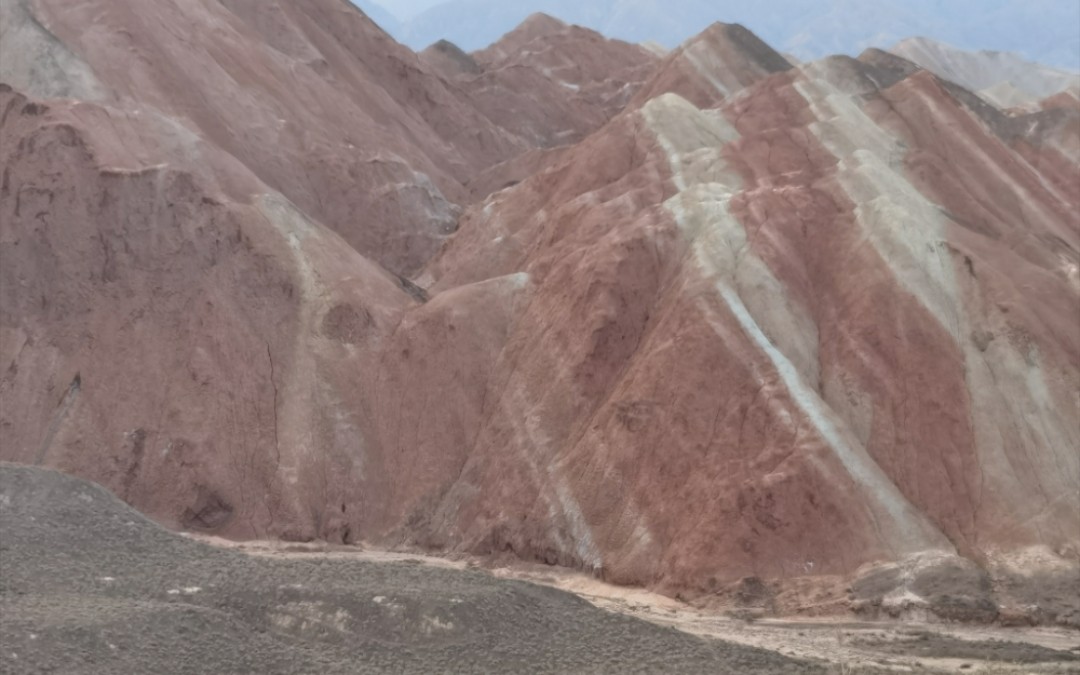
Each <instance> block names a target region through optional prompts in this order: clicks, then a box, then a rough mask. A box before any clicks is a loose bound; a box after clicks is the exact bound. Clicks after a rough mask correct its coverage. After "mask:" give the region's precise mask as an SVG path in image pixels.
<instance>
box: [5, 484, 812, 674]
mask: <svg viewBox="0 0 1080 675" xmlns="http://www.w3.org/2000/svg"><path fill="white" fill-rule="evenodd" d="M0 569H2V574H0V638H2V639H0V642H2V647H3V648H2V650H0V671H3V672H6V673H31V672H34V673H36V672H64V673H120V672H124V673H143V672H154V673H208V672H213V673H251V672H259V673H363V672H395V673H408V672H456V673H469V672H529V673H570V672H573V673H600V672H618V673H651V672H668V673H670V672H694V673H700V672H738V673H792V674H802V673H815V672H820V669H819V668H818V667H817V666H815V665H811V664H807V663H802V662H798V661H794V660H791V659H787V658H785V657H783V656H780V655H778V654H774V653H772V652H767V651H762V650H757V649H753V648H747V647H742V646H737V645H732V644H727V643H723V642H720V641H709V640H704V639H700V638H697V637H694V636H691V635H688V634H685V633H682V632H679V631H675V630H670V629H664V628H661V627H658V626H655V625H652V624H648V623H645V622H642V621H639V620H636V619H633V618H630V617H624V616H619V615H615V614H610V613H607V612H604V611H602V610H600V609H597V608H595V607H593V606H592V605H590V604H588V603H586V602H585V601H583V600H581V599H579V598H577V597H576V596H573V595H570V594H567V593H564V592H562V591H558V590H555V589H551V588H545V587H541V586H535V585H532V584H527V583H524V582H517V581H508V580H499V579H495V578H493V577H491V576H490V575H488V574H485V573H483V572H477V571H465V570H448V569H434V568H429V567H423V566H417V565H408V564H395V563H368V562H359V561H344V560H279V559H266V558H256V557H251V556H247V555H245V554H243V553H239V552H235V551H227V550H220V549H215V548H211V547H208V546H206V545H203V544H201V543H198V542H195V541H191V540H188V539H185V538H184V537H181V536H179V535H176V534H173V533H170V532H168V531H166V530H164V529H162V528H160V527H159V526H157V525H156V524H154V523H152V522H150V521H149V520H147V519H146V518H144V517H143V516H141V515H139V514H138V513H137V512H135V511H134V510H132V509H130V508H129V507H128V506H127V505H125V504H123V503H122V502H121V501H119V500H118V499H117V498H115V497H114V496H112V495H111V494H110V493H108V492H107V491H105V490H104V489H103V488H101V487H99V486H97V485H94V484H92V483H88V482H85V481H81V480H77V479H75V478H72V477H69V476H66V475H63V474H60V473H57V472H55V471H51V470H43V469H37V468H31V467H23V466H17V465H12V464H0Z"/></svg>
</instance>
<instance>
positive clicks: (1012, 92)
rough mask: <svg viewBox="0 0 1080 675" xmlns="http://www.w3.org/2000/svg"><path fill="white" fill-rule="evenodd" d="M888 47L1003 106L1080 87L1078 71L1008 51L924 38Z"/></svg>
mask: <svg viewBox="0 0 1080 675" xmlns="http://www.w3.org/2000/svg"><path fill="white" fill-rule="evenodd" d="M890 51H892V52H893V53H894V54H896V55H898V56H901V57H903V58H905V59H908V60H910V61H911V62H913V63H917V64H918V65H920V66H922V67H923V68H926V69H927V70H930V71H931V72H933V73H935V74H936V75H939V76H940V77H943V78H945V79H947V80H950V81H953V82H956V83H958V84H961V85H963V86H965V87H967V88H968V89H971V90H973V91H978V92H979V93H980V95H981V96H983V98H985V99H986V100H988V101H990V102H991V103H994V104H995V105H998V106H1001V107H1003V108H1013V107H1023V106H1028V105H1031V104H1034V103H1037V102H1038V101H1040V100H1042V99H1045V98H1049V97H1051V96H1053V95H1055V94H1057V93H1059V92H1063V91H1067V90H1070V89H1071V90H1077V89H1078V88H1080V74H1078V73H1075V72H1069V71H1067V70H1062V69H1060V68H1050V67H1048V66H1044V65H1042V64H1039V63H1034V62H1032V61H1029V60H1027V59H1025V58H1023V57H1022V56H1020V55H1019V54H1012V53H1009V52H992V51H981V52H969V51H965V50H963V49H957V48H955V47H952V46H949V45H947V44H944V43H941V42H937V41H935V40H930V39H927V38H909V39H907V40H901V41H900V42H898V43H897V44H895V45H894V46H893V47H892V49H891V50H890Z"/></svg>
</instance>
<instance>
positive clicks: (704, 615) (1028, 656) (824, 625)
mask: <svg viewBox="0 0 1080 675" xmlns="http://www.w3.org/2000/svg"><path fill="white" fill-rule="evenodd" d="M195 538H197V539H199V540H201V541H204V542H206V543H209V544H211V545H214V546H218V547H223V548H229V549H236V550H240V551H243V552H245V553H248V554H250V555H254V556H260V557H271V558H280V559H324V560H356V561H365V562H373V563H403V562H405V563H412V564H416V565H423V566H428V567H434V568H442V569H462V570H464V569H476V568H479V567H487V568H488V572H489V573H490V574H491V575H492V576H494V577H496V578H500V579H513V580H519V581H527V582H530V583H534V584H538V585H543V586H550V587H553V588H557V589H560V590H563V591H567V592H569V593H573V594H575V595H577V596H579V597H581V598H583V599H585V600H587V601H588V602H590V603H591V604H593V605H595V606H596V607H598V608H600V609H604V610H607V611H609V612H613V613H616V614H624V615H627V616H632V617H635V618H638V619H643V620H645V621H648V622H650V623H654V624H656V625H659V626H664V627H673V628H676V629H678V630H680V631H682V632H685V633H689V634H691V635H696V636H700V637H704V638H709V639H717V640H722V641H725V642H730V643H735V644H739V645H743V646H747V647H756V648H760V649H764V650H767V651H770V652H775V653H777V654H781V655H784V656H789V657H791V658H795V659H799V660H806V661H810V662H814V663H818V664H824V665H825V667H826V669H827V670H828V671H829V672H838V673H878V672H881V673H885V672H919V673H938V672H941V673H949V672H964V673H1080V632H1077V631H1075V630H1071V629H1068V628H1058V627H1035V628H1004V627H1000V626H979V625H966V624H943V623H930V622H916V621H859V620H854V619H852V618H850V617H849V616H843V615H838V616H820V617H813V618H758V619H753V620H745V619H743V618H737V617H736V616H733V615H732V613H731V612H726V611H721V610H709V609H699V608H696V607H693V606H691V605H689V604H687V603H684V602H680V601H678V600H675V599H673V598H669V597H667V596H664V595H660V594H657V593H652V592H650V591H647V590H644V589H640V588H627V587H622V586H616V585H612V584H608V583H604V582H602V581H599V580H597V579H595V578H593V577H591V576H589V575H587V574H583V573H580V572H575V571H572V570H566V569H562V568H557V567H549V566H544V565H530V564H524V563H514V564H510V565H506V566H495V567H492V566H490V565H488V564H487V563H485V561H483V560H480V559H449V558H444V557H438V556H432V555H424V554H422V553H402V552H392V551H382V550H373V549H366V548H358V547H345V546H327V545H325V544H291V543H284V542H270V541H257V542H244V543H237V542H231V541H227V540H223V539H218V538H214V537H195Z"/></svg>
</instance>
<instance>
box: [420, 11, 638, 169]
mask: <svg viewBox="0 0 1080 675" xmlns="http://www.w3.org/2000/svg"><path fill="white" fill-rule="evenodd" d="M420 56H421V60H423V61H425V62H426V63H428V64H429V65H431V67H432V68H433V69H435V70H437V71H438V72H440V73H442V74H443V76H444V77H446V78H447V79H448V80H449V81H450V82H453V83H454V84H455V85H457V86H458V87H460V88H461V89H462V90H463V91H464V92H465V93H466V94H467V96H468V99H469V100H470V101H471V102H472V103H473V104H474V105H476V106H477V107H478V108H479V109H480V110H481V111H483V113H484V114H485V115H486V116H487V117H488V119H490V120H492V121H494V122H495V123H496V124H498V125H499V126H500V127H502V128H503V129H506V130H507V131H508V132H510V133H511V134H513V135H514V136H517V137H520V138H523V139H525V141H526V142H527V143H529V144H530V145H532V146H535V147H541V148H549V147H554V146H559V145H567V144H571V143H576V142H578V141H580V140H581V139H582V138H583V137H584V136H585V135H587V134H588V133H589V132H592V131H594V130H596V129H597V128H598V127H600V126H601V125H602V124H604V123H605V122H607V121H608V120H609V119H611V118H612V117H613V116H614V115H615V114H616V113H618V112H619V111H620V110H622V109H623V108H624V107H625V106H626V104H627V102H628V101H629V100H630V98H631V97H632V96H633V95H634V93H635V92H636V91H637V90H638V88H639V87H640V86H641V85H642V83H643V82H644V81H645V80H646V78H647V77H648V76H649V75H650V74H651V72H652V70H653V68H654V66H655V63H656V56H655V55H654V54H653V53H652V52H649V51H648V50H646V49H645V48H643V47H639V46H638V45H632V44H629V43H626V42H620V41H618V40H607V39H605V38H604V37H603V36H601V35H600V34H599V33H596V32H594V31H591V30H588V29H585V28H580V27H577V26H567V25H566V24H564V23H562V22H561V21H558V20H557V19H554V18H552V17H550V16H546V15H543V14H536V15H533V16H531V17H529V19H527V20H526V21H525V22H524V23H523V24H522V25H521V26H519V27H518V28H517V29H516V30H514V31H512V32H511V33H508V34H507V35H506V36H505V37H503V38H502V39H501V40H499V41H498V42H496V43H495V44H493V45H491V46H490V47H488V48H487V49H484V50H481V51H478V52H476V53H474V54H472V55H468V54H465V53H464V52H462V51H461V50H460V49H458V48H457V47H455V46H454V45H453V44H451V43H448V42H439V43H436V44H435V45H432V46H431V47H429V48H428V49H426V50H424V52H422V53H421V55H420Z"/></svg>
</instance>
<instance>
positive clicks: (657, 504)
mask: <svg viewBox="0 0 1080 675" xmlns="http://www.w3.org/2000/svg"><path fill="white" fill-rule="evenodd" d="M752 53H753V52H750V53H749V54H748V53H747V52H743V53H741V54H739V57H740V58H739V59H736V62H743V61H745V60H747V59H750V57H751V55H752ZM716 56H717V57H718V61H719V62H727V61H728V59H725V58H724V57H722V56H720V55H716ZM721 84H722V85H723V84H724V83H721ZM727 88H728V87H727V86H726V85H724V89H725V90H727ZM722 93H723V94H727V98H725V99H724V100H725V103H724V105H723V107H722V108H721V110H719V111H701V110H699V109H697V108H696V107H694V106H693V105H692V104H690V103H688V102H687V101H685V99H681V98H679V97H677V96H673V95H670V94H669V95H666V96H661V97H659V98H655V99H652V100H651V101H649V102H647V103H646V104H645V105H644V106H643V107H642V108H641V109H640V111H637V112H631V113H627V114H626V115H624V116H621V117H620V118H618V119H617V120H615V121H614V122H613V123H612V124H610V125H608V126H607V127H605V128H604V129H603V130H602V131H601V132H599V133H598V134H596V135H594V136H593V137H590V138H589V139H588V140H586V141H585V142H584V143H582V144H581V145H580V146H578V147H576V148H575V149H574V150H573V152H572V153H571V154H569V155H567V156H565V157H563V158H561V159H560V161H559V162H558V163H557V164H556V165H555V166H553V167H550V168H548V169H547V170H545V171H543V172H542V173H540V174H538V175H536V176H534V177H533V178H530V179H529V180H527V181H525V182H523V183H522V184H520V185H518V186H516V187H514V188H511V189H510V190H506V191H503V192H500V193H498V194H496V195H493V196H492V197H490V198H489V199H488V200H487V202H486V203H484V204H482V205H477V206H475V207H474V208H472V209H470V210H469V211H467V212H466V214H465V216H464V217H463V220H462V225H461V228H460V229H459V232H458V234H457V235H455V237H454V238H453V240H452V241H451V242H450V244H449V246H448V248H446V249H445V250H444V251H443V252H442V254H441V255H440V256H439V258H437V259H436V260H435V261H434V262H433V264H432V265H431V266H430V267H429V270H428V276H429V278H430V279H431V281H432V282H433V283H434V288H435V289H442V288H446V289H451V288H454V287H455V286H457V285H458V284H461V283H475V282H476V281H477V280H479V279H483V278H486V277H488V276H496V275H505V274H508V273H517V274H526V275H528V279H529V297H530V300H529V301H528V304H527V305H526V306H525V309H524V313H523V314H522V315H521V317H520V318H519V319H518V321H517V326H518V328H517V329H516V330H515V332H514V333H512V334H511V335H510V337H509V339H508V342H507V347H506V348H505V349H504V350H503V352H502V354H501V355H500V370H501V372H500V371H497V372H496V374H495V376H494V377H493V381H494V382H495V383H497V385H496V386H497V387H498V388H497V389H495V390H493V391H489V393H488V394H487V399H486V400H488V401H491V400H494V401H496V403H494V404H488V405H489V406H491V407H490V412H489V414H488V417H487V419H486V420H485V421H484V423H483V425H482V426H481V428H480V431H479V432H478V434H477V437H476V438H477V441H476V443H475V444H474V446H473V448H472V457H471V458H470V459H469V460H468V461H467V462H466V463H465V464H464V465H463V469H462V472H461V475H460V476H459V477H458V478H457V479H456V480H455V482H454V483H453V486H452V487H451V488H450V490H449V491H448V492H447V493H446V495H445V496H444V497H443V499H442V502H441V503H440V504H439V505H438V506H436V507H435V508H432V509H430V510H429V512H430V514H431V515H430V516H427V517H425V518H424V519H423V520H421V521H420V522H421V524H422V525H423V529H421V531H424V529H426V530H427V532H428V534H427V538H426V539H424V540H423V541H426V542H427V543H435V544H448V545H451V546H455V545H462V544H455V543H454V542H455V541H461V542H463V545H464V546H466V547H468V548H471V549H473V550H499V549H500V548H502V549H506V550H511V551H514V552H515V553H517V554H519V555H521V554H522V553H523V552H524V553H526V554H527V555H531V556H534V557H539V558H542V559H545V560H550V561H557V562H561V563H564V564H565V563H568V562H569V563H572V564H575V565H580V566H584V567H586V568H592V569H594V570H596V571H597V572H598V573H600V574H602V575H604V576H605V577H607V578H610V579H613V580H616V581H620V582H626V583H649V584H655V585H658V586H659V587H661V588H665V589H667V590H668V591H670V592H682V593H690V594H698V593H710V592H712V591H715V590H718V589H721V588H723V587H724V586H725V585H726V584H728V583H731V582H733V581H734V580H736V579H738V578H739V577H744V576H763V577H768V578H785V577H789V576H797V575H804V574H805V575H829V574H845V573H850V572H852V571H854V570H855V569H856V568H858V567H859V566H860V565H863V564H867V563H873V562H874V561H880V560H896V561H904V560H908V561H916V562H909V563H907V564H908V565H909V567H908V568H907V569H908V570H909V571H908V572H905V573H904V574H893V573H892V572H890V573H889V574H893V576H891V577H887V578H888V579H890V580H891V581H889V582H888V583H887V584H886V585H885V592H884V596H885V597H881V596H879V597H877V599H876V601H875V602H876V603H877V604H876V605H873V606H876V607H881V606H882V604H883V603H884V605H885V606H887V607H889V608H890V611H902V610H903V608H904V607H905V606H907V605H914V606H918V605H919V604H920V603H928V604H930V605H932V606H933V605H934V604H935V602H937V601H935V600H932V599H930V598H928V597H927V594H926V591H925V588H927V587H928V586H933V583H932V582H928V581H927V579H932V578H934V576H935V575H939V574H948V572H947V570H949V569H956V570H958V571H957V572H956V573H957V574H961V575H963V574H970V575H973V576H972V579H974V580H976V581H973V582H972V583H973V584H974V585H973V588H978V587H980V584H983V583H984V582H982V581H977V579H978V578H979V575H981V574H985V572H981V571H978V568H977V567H973V566H971V563H963V562H960V560H961V558H957V557H956V556H961V557H966V558H968V559H970V560H974V561H977V562H978V563H979V564H980V565H982V566H983V567H984V568H985V569H989V570H992V573H993V574H1005V572H1001V570H1007V569H1012V568H1009V567H1008V565H1009V564H1012V563H1010V562H1009V561H1016V560H1018V558H1017V557H1016V556H1018V555H1020V553H1019V552H1020V551H1024V550H1027V548H1028V547H1035V549H1033V550H1039V551H1045V552H1046V554H1045V555H1046V556H1048V558H1045V557H1044V558H1040V560H1054V559H1055V556H1061V558H1059V560H1060V561H1063V562H1060V563H1055V562H1045V563H1042V562H1031V563H1029V569H1030V572H1031V574H1032V575H1036V576H1037V575H1039V574H1043V573H1044V572H1045V573H1047V574H1050V573H1052V571H1053V570H1061V569H1064V570H1069V571H1066V572H1064V574H1065V576H1064V577H1061V576H1059V577H1057V578H1058V583H1065V584H1067V583H1068V582H1067V581H1064V580H1066V579H1069V578H1072V577H1073V576H1074V575H1075V574H1076V562H1075V557H1076V551H1077V545H1078V541H1077V533H1078V532H1080V520H1078V519H1080V516H1078V514H1080V508H1078V507H1080V504H1078V502H1077V499H1078V498H1077V479H1078V478H1077V477H1078V476H1080V472H1078V468H1080V467H1078V466H1077V462H1078V457H1077V455H1076V453H1075V448H1077V447H1080V437H1078V436H1077V430H1078V429H1080V425H1078V424H1077V412H1076V407H1075V405H1076V399H1075V392H1076V390H1077V383H1078V382H1080V335H1078V334H1077V331H1076V325H1077V319H1078V318H1080V317H1078V316H1077V309H1076V308H1077V300H1078V294H1080V278H1078V275H1077V269H1078V251H1080V231H1078V228H1077V224H1076V220H1075V212H1076V209H1077V207H1078V206H1080V194H1078V193H1077V189H1076V185H1077V184H1078V183H1077V182H1075V181H1073V182H1072V183H1071V187H1070V186H1069V184H1068V183H1059V184H1056V185H1055V184H1054V182H1053V181H1052V179H1051V178H1052V177H1051V176H1050V175H1048V174H1045V173H1043V174H1040V173H1039V172H1038V170H1037V169H1035V168H1034V166H1033V164H1032V163H1031V162H1028V161H1026V160H1025V159H1023V157H1022V155H1018V154H1016V153H1014V151H1012V150H1011V149H1010V148H1009V146H1008V145H1007V144H1006V142H1007V141H1010V140H1012V138H1011V137H1009V136H1008V135H1007V132H1008V129H1007V128H1002V129H1001V130H1000V132H1001V133H1002V134H1003V135H1005V137H1000V136H998V135H997V134H996V133H995V131H994V129H993V128H992V127H991V126H990V125H989V124H988V123H987V122H986V121H985V120H984V119H983V118H982V117H981V116H980V112H981V111H980V109H978V108H972V107H969V104H968V103H965V102H964V100H963V99H961V98H957V94H960V93H962V92H959V91H958V92H957V94H954V93H953V91H952V90H950V89H949V86H948V85H946V84H943V83H941V82H938V81H936V80H935V79H934V78H933V77H932V76H930V75H929V74H928V73H926V72H924V71H920V70H918V69H917V68H915V67H914V66H911V65H910V64H909V65H908V67H906V68H904V69H902V70H900V71H895V70H888V69H886V68H883V67H877V66H874V65H873V64H869V63H862V62H859V61H854V60H851V59H842V58H841V59H834V60H828V61H825V62H821V63H816V64H810V65H808V66H805V67H803V68H801V69H800V70H799V71H798V72H796V71H788V72H780V73H778V74H775V75H772V76H771V77H768V78H766V79H764V80H761V81H759V82H758V83H757V84H755V85H753V86H752V87H751V88H750V89H749V90H745V91H743V92H742V93H741V94H736V95H734V96H732V95H731V94H732V92H730V91H724V92H722ZM971 99H972V101H973V102H975V103H981V102H979V101H978V99H977V98H975V97H971ZM983 105H985V104H983ZM998 114H1000V113H998ZM945 130H948V131H945ZM1026 142H1032V143H1034V145H1035V146H1039V147H1041V146H1040V142H1039V141H1038V139H1037V138H1036V139H1029V141H1026ZM1068 166H1069V167H1070V170H1071V171H1072V174H1071V175H1072V176H1074V177H1075V176H1077V173H1076V171H1077V165H1076V164H1075V162H1072V163H1071V164H1068ZM446 292H450V291H449V290H448V291H446ZM510 449H513V452H511V451H510ZM477 453H483V454H481V458H480V459H475V457H476V455H477ZM930 467H934V468H930ZM485 485H486V486H489V487H487V488H483V487H479V486H485ZM508 485H512V486H513V487H512V488H510V487H506V486H508ZM522 485H528V486H531V487H530V488H529V489H524V488H523V487H522ZM1033 495H1038V497H1036V498H1033ZM515 523H517V525H515ZM544 523H550V524H549V525H548V526H547V527H544V526H543V524H544ZM838 533H843V535H842V536H838ZM1039 547H1044V548H1039ZM1051 552H1054V553H1051ZM950 556H951V557H950ZM1069 560H1071V561H1072V562H1064V561H1069ZM1017 564H1020V563H1017ZM1061 564H1064V565H1065V567H1063V568H1062V567H1060V566H1059V565H1061ZM965 565H967V567H965ZM964 569H967V570H968V571H967V572H961V571H959V570H964ZM943 570H944V571H943ZM1059 574H1060V573H1059ZM985 583H987V584H988V583H989V582H988V581H987V582H985ZM890 584H891V585H890ZM986 587H987V588H988V586H986ZM976 596H978V594H977V593H976ZM1001 601H1002V603H1003V604H1009V603H1012V602H1015V604H1023V602H1022V601H1012V600H1008V599H1002V600H1001ZM994 602H995V601H992V600H989V599H988V598H985V597H973V598H971V599H969V600H965V601H960V600H956V603H954V604H955V606H954V607H952V609H949V608H948V607H940V606H939V607H936V609H937V610H940V611H942V612H943V613H945V614H948V613H949V612H952V613H953V616H955V617H966V618H978V617H982V618H984V619H985V618H992V617H993V616H994V615H995V614H996V611H997V610H996V608H995V605H994ZM905 603H907V605H905ZM965 603H968V604H965ZM987 603H989V605H987ZM987 607H989V609H988V608H987ZM1014 609H1015V608H1014ZM1061 616H1062V617H1063V620H1067V621H1074V620H1075V618H1067V619H1065V618H1064V617H1066V616H1072V615H1070V614H1062V615H1061Z"/></svg>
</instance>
